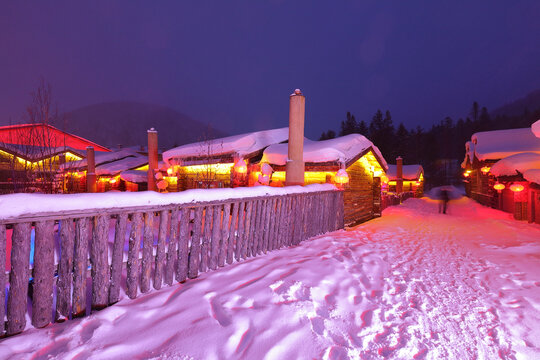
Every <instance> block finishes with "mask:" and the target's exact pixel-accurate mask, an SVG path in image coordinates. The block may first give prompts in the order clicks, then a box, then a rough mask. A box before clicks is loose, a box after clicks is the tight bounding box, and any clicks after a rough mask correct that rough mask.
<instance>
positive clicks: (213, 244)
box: [209, 205, 225, 270]
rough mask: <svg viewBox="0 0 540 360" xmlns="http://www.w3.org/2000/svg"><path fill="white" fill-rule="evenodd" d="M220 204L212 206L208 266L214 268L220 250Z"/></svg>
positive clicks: (216, 264) (215, 267)
mask: <svg viewBox="0 0 540 360" xmlns="http://www.w3.org/2000/svg"><path fill="white" fill-rule="evenodd" d="M221 221H222V219H221V205H214V206H213V207H212V235H211V241H210V261H209V267H210V269H212V270H216V269H217V266H218V260H219V259H218V257H219V253H220V251H222V250H221V242H222V239H221V230H222V229H221ZM223 259H224V257H223ZM224 262H225V261H224Z"/></svg>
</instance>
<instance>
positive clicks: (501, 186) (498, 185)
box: [493, 183, 506, 191]
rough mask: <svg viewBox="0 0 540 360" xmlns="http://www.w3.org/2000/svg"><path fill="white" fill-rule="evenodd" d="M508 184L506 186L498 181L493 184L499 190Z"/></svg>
mask: <svg viewBox="0 0 540 360" xmlns="http://www.w3.org/2000/svg"><path fill="white" fill-rule="evenodd" d="M505 187H506V186H504V184H501V183H496V184H495V185H493V188H494V189H495V190H497V191H501V190H504V188H505Z"/></svg>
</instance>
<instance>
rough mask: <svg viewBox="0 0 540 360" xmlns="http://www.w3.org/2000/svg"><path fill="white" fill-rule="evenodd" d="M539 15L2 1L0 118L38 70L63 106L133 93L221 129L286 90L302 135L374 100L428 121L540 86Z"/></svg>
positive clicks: (268, 107)
mask: <svg viewBox="0 0 540 360" xmlns="http://www.w3.org/2000/svg"><path fill="white" fill-rule="evenodd" d="M94 3H96V4H94ZM539 18H540V1H538V0H530V1H520V0H512V1H467V2H459V5H457V4H456V3H455V2H449V1H445V2H441V1H422V2H420V1H217V0H216V1H170V2H168V1H159V2H149V1H96V2H94V1H89V2H84V3H83V2H81V1H66V2H59V1H54V2H52V1H39V2H38V1H32V2H31V1H24V2H20V1H3V2H2V4H1V5H0V123H8V122H9V119H10V118H11V119H12V121H14V122H16V121H18V120H19V119H20V118H21V115H22V114H23V113H24V109H25V106H26V105H27V104H28V103H29V101H30V95H29V94H30V92H31V91H32V90H33V89H35V88H36V86H37V84H38V83H39V79H40V77H41V76H42V77H43V78H44V79H45V80H46V81H48V82H50V83H51V85H52V88H53V92H54V96H55V99H56V101H57V102H58V105H59V108H60V109H61V110H65V111H69V110H73V109H76V108H78V107H81V106H85V105H90V104H94V103H99V102H106V101H117V100H132V101H141V102H148V103H154V104H159V105H165V106H169V107H171V108H173V109H175V110H178V111H180V112H183V113H185V114H187V115H189V116H190V117H192V118H194V119H197V120H200V121H202V122H204V123H208V122H210V123H211V124H213V125H214V126H216V127H218V128H220V129H223V130H225V131H226V132H228V133H230V134H235V133H240V132H246V131H253V130H263V129H269V128H275V127H282V126H287V122H288V97H289V94H290V93H291V92H292V91H293V90H294V89H295V88H300V89H302V91H303V92H304V94H305V95H306V97H307V102H306V135H307V136H308V137H311V138H318V137H319V135H320V134H321V132H322V131H323V130H327V129H334V130H336V131H337V130H339V123H340V122H341V121H342V120H344V119H345V114H346V112H347V111H351V112H352V113H353V114H355V115H356V118H357V119H358V120H362V119H364V120H366V121H367V122H369V121H370V119H371V117H372V115H373V113H374V112H375V111H376V110H377V109H378V108H380V109H382V110H386V109H389V110H390V111H391V113H392V115H393V120H394V124H395V125H397V124H398V123H399V122H401V121H402V122H404V123H405V125H406V126H407V127H408V128H411V127H416V126H417V125H421V126H423V127H424V128H427V127H430V126H431V124H433V123H436V122H439V121H440V120H442V119H443V118H444V117H445V116H452V117H453V118H455V119H457V118H458V117H461V116H466V115H467V113H468V111H469V109H470V106H471V103H472V102H473V101H474V100H476V101H478V102H479V103H480V104H481V105H482V106H487V107H488V109H493V108H495V107H498V106H500V105H503V104H504V103H507V102H509V101H512V100H515V99H517V98H520V97H522V96H524V95H526V94H527V93H528V92H530V91H532V90H535V89H538V88H540V60H539V59H540V21H539ZM158 130H159V129H158Z"/></svg>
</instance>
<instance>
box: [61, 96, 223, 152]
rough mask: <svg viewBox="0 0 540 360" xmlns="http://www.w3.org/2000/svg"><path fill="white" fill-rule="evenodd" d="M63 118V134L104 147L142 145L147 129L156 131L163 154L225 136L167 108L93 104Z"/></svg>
mask: <svg viewBox="0 0 540 360" xmlns="http://www.w3.org/2000/svg"><path fill="white" fill-rule="evenodd" d="M65 115H66V128H65V130H66V131H68V132H70V133H73V134H76V135H79V136H82V137H84V138H86V139H88V140H91V141H94V142H96V143H98V144H100V145H104V146H108V147H116V146H118V145H122V146H134V145H146V143H147V133H146V131H147V130H148V129H150V128H155V129H156V130H157V131H158V144H159V148H160V149H165V150H166V149H170V148H172V147H175V146H179V145H182V144H187V143H191V142H196V141H200V140H201V139H205V138H215V137H222V136H226V135H227V134H225V133H224V132H222V131H220V130H217V129H214V128H211V130H210V131H209V130H208V125H205V124H203V123H201V122H199V121H197V120H193V119H191V118H190V117H189V116H187V115H184V114H182V113H180V112H177V111H176V110H173V109H171V108H168V107H165V106H160V105H155V104H147V103H141V102H129V101H121V102H106V103H100V104H94V105H89V106H85V107H82V108H79V109H76V110H73V111H71V112H68V113H66V114H65ZM56 125H57V127H58V128H60V129H62V130H64V126H62V125H60V124H56Z"/></svg>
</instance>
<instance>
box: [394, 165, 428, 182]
mask: <svg viewBox="0 0 540 360" xmlns="http://www.w3.org/2000/svg"><path fill="white" fill-rule="evenodd" d="M423 172H424V168H423V167H422V165H420V164H415V165H403V179H405V180H416V179H418V178H419V177H420V174H422V173H423ZM396 173H397V166H396V165H390V164H389V165H388V170H387V171H386V176H387V177H388V179H389V180H396V178H397V175H396Z"/></svg>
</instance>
